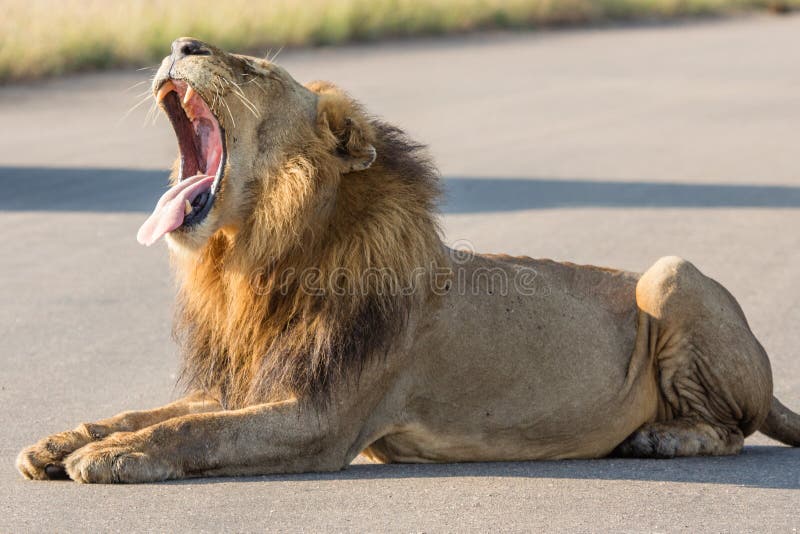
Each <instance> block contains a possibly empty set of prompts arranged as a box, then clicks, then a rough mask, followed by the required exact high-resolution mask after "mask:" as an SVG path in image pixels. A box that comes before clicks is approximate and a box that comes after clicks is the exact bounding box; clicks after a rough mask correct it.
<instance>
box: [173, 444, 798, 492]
mask: <svg viewBox="0 0 800 534" xmlns="http://www.w3.org/2000/svg"><path fill="white" fill-rule="evenodd" d="M443 477H448V478H469V477H501V478H503V477H521V478H530V479H577V480H629V481H650V482H676V483H696V484H722V485H730V486H743V487H750V488H763V489H800V449H792V448H789V447H780V446H747V447H745V449H744V451H743V452H742V453H741V454H740V455H738V456H728V457H713V458H710V457H705V458H678V459H672V460H639V459H616V458H615V459H601V460H562V461H539V462H493V463H453V464H366V463H356V464H353V465H351V466H350V467H349V468H348V469H346V470H344V471H339V472H335V473H305V474H299V475H270V476H258V477H241V478H235V479H232V478H197V479H189V480H179V481H172V482H168V484H218V483H231V482H250V483H252V482H265V483H268V482H304V481H309V482H310V481H313V482H319V481H338V480H374V479H386V480H391V479H406V478H418V479H425V478H443Z"/></svg>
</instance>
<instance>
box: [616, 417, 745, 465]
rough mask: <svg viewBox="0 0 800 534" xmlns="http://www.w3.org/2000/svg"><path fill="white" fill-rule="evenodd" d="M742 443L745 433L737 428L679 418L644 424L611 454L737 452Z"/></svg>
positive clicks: (652, 455)
mask: <svg viewBox="0 0 800 534" xmlns="http://www.w3.org/2000/svg"><path fill="white" fill-rule="evenodd" d="M743 445H744V436H743V435H742V432H741V431H740V430H739V429H738V428H736V429H730V428H725V427H722V426H715V425H711V424H709V423H706V422H705V421H702V420H699V419H691V418H681V419H674V420H672V421H667V422H662V423H649V424H646V425H644V426H643V427H641V428H640V429H639V430H637V431H636V432H634V433H633V434H631V435H630V436H629V437H628V438H627V439H626V440H625V441H623V442H622V443H621V444H620V445H619V446H617V448H616V449H615V450H614V452H613V453H612V456H621V457H629V458H675V457H677V456H724V455H730V454H738V453H739V452H740V451H741V450H742V446H743Z"/></svg>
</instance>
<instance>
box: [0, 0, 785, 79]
mask: <svg viewBox="0 0 800 534" xmlns="http://www.w3.org/2000/svg"><path fill="white" fill-rule="evenodd" d="M796 7H800V0H269V1H258V2H256V1H247V0H227V1H221V0H190V1H187V0H139V1H126V2H123V1H119V2H118V1H111V0H105V1H98V0H0V11H1V13H0V83H2V82H9V81H14V80H24V79H33V78H39V77H43V76H51V75H58V74H62V73H67V72H75V71H83V70H94V69H104V68H109V67H118V66H130V65H136V66H144V65H150V64H153V63H154V62H157V60H158V59H160V58H161V57H163V56H164V55H166V54H167V53H168V51H169V43H170V42H171V41H172V40H173V39H175V38H176V37H178V36H182V35H191V36H193V37H197V38H199V39H202V40H205V41H209V42H211V43H213V44H216V45H218V46H220V47H222V48H226V49H233V50H237V51H248V50H249V51H256V52H259V51H260V53H265V52H266V51H267V50H268V49H269V48H272V50H273V51H274V50H277V49H278V48H280V47H282V46H297V45H320V44H336V43H342V42H347V41H367V40H375V39H380V38H387V37H388V38H391V37H409V36H415V35H438V34H447V33H462V32H469V31H475V30H481V29H524V28H537V27H547V26H560V25H578V24H590V23H603V22H610V21H631V20H642V19H656V20H660V19H670V18H676V17H689V16H702V15H723V14H730V13H737V12H745V11H751V10H758V9H771V10H778V11H782V10H784V9H792V8H796Z"/></svg>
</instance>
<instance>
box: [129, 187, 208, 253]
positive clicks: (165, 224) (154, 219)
mask: <svg viewBox="0 0 800 534" xmlns="http://www.w3.org/2000/svg"><path fill="white" fill-rule="evenodd" d="M213 183H214V177H213V176H205V175H202V174H198V175H197V176H192V177H191V178H187V179H186V180H181V181H180V182H178V183H177V184H175V185H174V186H172V187H171V188H169V190H168V191H167V192H166V193H164V194H163V195H162V196H161V198H160V199H159V201H158V204H156V209H154V210H153V214H152V215H150V217H148V218H147V220H146V221H145V222H144V224H143V225H142V227H141V228H139V233H137V234H136V240H137V241H139V243H141V244H142V245H147V246H148V247H149V246H150V245H152V244H153V243H155V242H156V241H158V239H159V238H160V237H161V236H163V235H164V234H166V233H168V232H171V231H173V230H174V229H176V228H178V227H179V226H180V225H182V224H183V217H184V214H185V211H184V207H185V206H186V201H187V200H188V201H189V203H191V202H192V201H193V200H194V199H195V198H197V196H198V195H200V194H201V193H202V192H203V191H209V190H210V189H211V185H212V184H213Z"/></svg>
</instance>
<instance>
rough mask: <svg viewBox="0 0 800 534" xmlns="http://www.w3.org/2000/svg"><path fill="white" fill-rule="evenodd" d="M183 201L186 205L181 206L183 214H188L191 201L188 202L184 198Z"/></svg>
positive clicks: (190, 209) (190, 210) (190, 211)
mask: <svg viewBox="0 0 800 534" xmlns="http://www.w3.org/2000/svg"><path fill="white" fill-rule="evenodd" d="M184 202H186V205H185V206H184V207H183V214H184V215H189V214H190V213H192V203H191V202H189V201H188V200H184Z"/></svg>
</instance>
